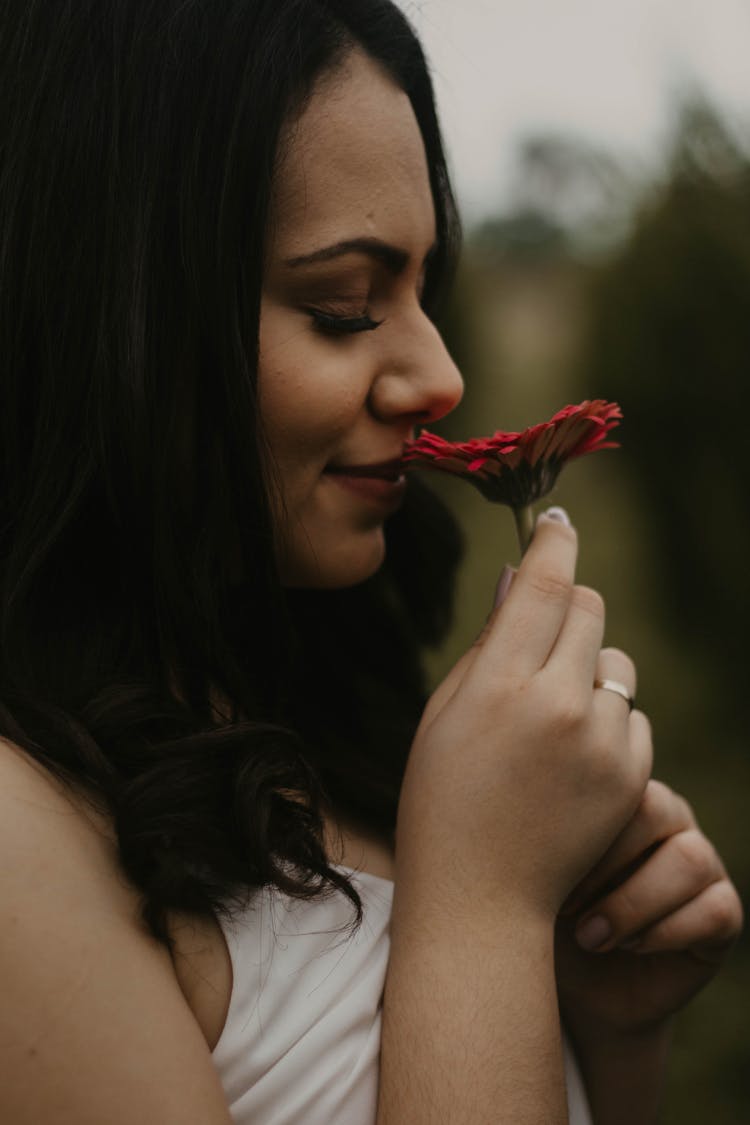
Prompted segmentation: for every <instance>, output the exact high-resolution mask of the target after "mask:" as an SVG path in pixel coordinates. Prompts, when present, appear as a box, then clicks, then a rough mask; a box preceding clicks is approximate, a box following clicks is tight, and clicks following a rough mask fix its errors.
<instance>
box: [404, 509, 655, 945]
mask: <svg viewBox="0 0 750 1125" xmlns="http://www.w3.org/2000/svg"><path fill="white" fill-rule="evenodd" d="M576 553H577V540H576V535H575V532H574V530H573V529H572V528H570V527H566V526H564V525H563V524H561V523H559V522H556V521H554V520H553V519H551V518H544V517H542V518H540V520H539V521H538V524H537V530H536V532H535V535H534V539H533V541H532V544H531V546H530V548H529V550H528V551H527V553H526V555H525V557H524V559H523V561H522V563H521V565H520V567H519V570H518V573H517V575H516V577H515V580H514V582H513V585H512V588H511V590H510V592H509V593H508V595H507V597H506V599H505V601H504V602H503V604H502V606H501V607H500V608H499V609H498V610H496V611H495V612H494V613H493V614H492V616H491V617H490V620H489V622H488V624H487V626H486V628H485V630H484V631H483V634H482V636H481V637H480V638H479V640H478V641H477V643H476V644H475V645H474V646H473V647H472V649H471V650H470V651H469V652H468V653H467V654H466V655H465V656H464V657H463V658H462V659H461V660H460V661H459V662H458V664H457V665H456V666H455V667H454V668H453V670H452V671H451V672H450V673H449V675H448V676H447V677H446V679H445V680H444V681H443V683H442V684H441V685H440V687H439V688H438V689H437V691H436V692H435V693H434V695H433V696H432V698H431V699H430V701H429V703H428V706H427V708H426V710H425V714H424V716H423V719H422V722H421V724H420V727H419V730H418V732H417V735H416V738H415V740H414V744H413V746H412V750H411V753H410V756H409V761H408V764H407V769H406V773H405V777H404V783H403V786H402V791H401V799H400V803H399V816H398V826H397V836H396V865H397V885H400V886H401V887H404V885H405V883H406V882H408V883H409V893H410V894H411V893H414V894H415V895H420V894H421V896H422V898H424V896H425V895H429V896H432V898H433V899H434V898H435V897H437V898H438V899H439V900H440V902H439V903H438V908H440V906H441V905H442V906H444V907H445V906H450V904H451V903H452V902H455V903H457V904H463V908H464V909H465V904H466V902H467V898H468V901H470V902H471V903H472V907H471V909H472V910H481V909H482V908H483V907H484V908H485V909H486V910H487V911H488V913H490V914H492V913H493V912H494V914H495V916H497V912H498V908H499V909H500V910H501V911H506V912H507V909H508V908H512V909H516V908H520V911H521V913H523V911H524V910H526V911H527V912H528V911H531V912H533V913H534V915H535V916H536V917H544V918H546V919H548V920H549V923H550V925H552V924H554V919H555V917H556V915H557V912H558V910H559V908H560V906H561V904H562V902H563V900H564V899H565V898H566V896H567V895H568V894H569V892H570V890H571V889H572V888H573V887H574V886H575V885H576V883H578V882H579V880H580V879H581V878H582V877H583V875H584V874H585V872H586V871H587V870H589V869H590V868H591V867H592V866H593V865H594V863H595V862H596V861H597V859H598V858H599V856H601V855H602V854H603V853H604V852H605V851H606V850H607V848H608V847H609V845H610V844H611V843H612V841H613V840H614V839H615V837H616V836H617V835H618V834H619V833H620V831H621V830H622V828H623V827H624V825H625V824H626V823H627V822H628V821H629V820H630V819H631V818H632V816H633V814H634V812H635V810H636V808H637V807H638V805H639V802H640V801H641V797H642V795H643V792H644V789H645V786H646V783H647V780H648V776H649V773H650V769H651V761H652V751H651V737H650V728H649V724H648V722H647V720H646V718H645V716H644V715H642V714H641V713H640V712H637V711H634V712H632V714H631V713H630V712H629V709H628V707H627V705H626V703H625V702H624V701H623V700H622V699H621V698H620V697H619V696H618V695H616V694H613V693H612V692H609V691H601V690H595V689H594V686H593V685H594V679H595V677H596V676H597V675H599V674H600V673H601V669H600V661H599V653H600V648H601V643H602V637H603V631H604V605H603V602H602V599H601V598H600V596H599V595H598V594H597V593H596V592H595V591H593V590H590V589H587V588H585V587H581V586H576V585H575V584H574V572H575V562H576ZM420 888H421V891H420Z"/></svg>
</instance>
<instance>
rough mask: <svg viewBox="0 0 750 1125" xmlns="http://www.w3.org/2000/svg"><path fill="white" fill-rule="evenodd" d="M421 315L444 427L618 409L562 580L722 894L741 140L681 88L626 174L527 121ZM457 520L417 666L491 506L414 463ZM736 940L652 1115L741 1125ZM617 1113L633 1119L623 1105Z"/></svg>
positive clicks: (745, 862)
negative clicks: (455, 376) (511, 186)
mask: <svg viewBox="0 0 750 1125" xmlns="http://www.w3.org/2000/svg"><path fill="white" fill-rule="evenodd" d="M442 327H443V331H444V335H445V337H446V340H447V342H448V345H449V347H450V348H451V350H452V352H453V354H454V357H455V358H456V360H457V362H458V363H459V366H460V367H461V369H462V371H463V372H464V376H465V380H466V384H467V391H466V395H465V398H464V401H463V403H462V404H461V405H460V406H459V408H458V409H457V410H456V411H455V412H454V413H453V414H452V415H450V416H449V417H448V418H447V419H445V421H444V422H443V423H441V424H439V425H438V426H436V427H435V428H436V429H437V430H439V431H440V432H441V433H443V434H444V435H445V436H447V437H450V438H453V439H457V438H467V437H470V436H479V435H480V434H489V433H491V432H492V431H493V430H495V429H498V428H504V429H520V428H522V427H524V426H527V425H530V424H532V423H534V422H537V421H540V420H542V419H543V418H546V417H549V416H550V415H551V414H552V413H553V412H554V411H555V410H557V409H558V408H559V407H560V406H562V405H563V404H564V403H566V402H576V401H580V400H581V399H583V398H593V397H606V398H612V399H615V400H617V401H618V402H620V403H621V405H622V407H623V413H624V416H625V421H624V423H623V425H622V427H621V429H620V430H619V431H618V433H617V434H616V435H615V436H618V437H619V438H620V440H621V441H622V449H621V450H619V451H613V452H608V453H606V454H604V453H602V454H597V455H596V457H591V458H583V459H581V461H579V462H577V463H575V464H574V465H571V466H569V467H568V468H566V470H565V472H564V473H563V475H562V477H561V479H560V482H559V484H558V487H557V489H556V491H555V494H554V496H553V497H551V498H550V502H554V503H561V504H563V505H564V506H565V507H567V508H568V510H569V511H570V512H571V514H572V517H573V519H574V522H575V523H576V526H577V527H578V530H579V533H580V540H581V557H580V564H579V580H580V581H582V582H585V583H588V584H591V585H594V586H596V587H597V588H599V589H601V590H602V592H603V593H604V594H605V597H606V599H607V608H608V622H607V637H606V638H605V643H606V644H615V645H617V646H618V647H622V648H624V649H625V650H626V651H628V652H630V653H631V654H632V655H633V657H634V658H635V660H636V662H637V664H638V668H639V679H640V684H639V692H638V695H639V702H640V705H641V706H642V707H643V708H644V710H646V711H647V713H648V714H649V716H650V718H651V720H652V723H653V726H654V732H655V743H656V749H657V757H656V763H655V773H656V775H657V776H659V777H661V778H662V779H663V780H665V781H667V782H668V783H669V784H671V785H672V786H673V787H674V788H676V789H677V790H678V791H680V792H682V793H684V795H685V796H687V798H688V799H689V800H690V802H691V804H692V805H693V808H694V809H695V812H696V815H697V817H698V820H699V822H700V824H701V826H702V827H703V829H704V830H705V831H706V832H707V834H708V835H709V836H710V837H711V839H712V840H714V842H715V843H716V845H717V847H718V849H719V851H720V853H721V855H722V856H723V858H724V860H725V862H726V864H727V866H728V868H729V870H730V871H731V873H732V875H733V877H734V879H735V882H736V883H737V885H738V887H739V889H740V894H741V895H742V897H743V900H744V901H745V902H747V900H748V891H750V846H749V845H750V832H749V830H748V817H747V812H746V807H745V806H746V802H747V798H748V794H750V746H749V745H748V742H749V734H750V724H749V723H748V706H747V703H746V698H747V694H748V693H747V688H746V682H747V680H748V678H749V674H750V660H749V659H748V656H747V654H746V651H745V645H746V643H747V639H748V638H749V637H750V596H749V594H748V585H749V582H748V571H749V570H750V567H749V565H748V559H749V558H750V511H749V509H748V499H747V498H748V494H749V493H750V440H748V438H747V437H746V429H747V426H748V417H750V158H749V157H748V154H747V151H746V150H745V148H743V147H742V145H741V144H740V142H739V141H738V140H736V139H735V138H734V137H733V135H732V133H731V132H730V130H729V128H728V126H727V125H726V124H725V123H724V122H723V121H722V120H721V118H720V116H719V115H718V114H717V113H716V112H715V111H714V110H713V109H712V107H711V106H710V105H709V104H708V103H707V102H706V100H705V99H703V98H702V97H700V96H699V95H695V94H694V95H692V96H690V97H689V98H687V99H685V100H684V101H683V103H682V105H681V106H680V107H679V112H678V113H677V115H676V118H675V126H674V129H673V136H672V138H671V142H670V144H669V146H668V148H667V150H666V158H665V161H664V166H663V167H662V168H660V169H655V170H652V172H651V174H650V176H649V177H648V178H643V179H642V180H641V181H640V182H636V180H635V179H634V177H633V176H632V175H631V174H630V173H628V172H626V171H624V170H618V165H617V161H616V160H615V159H614V158H612V157H611V156H609V155H608V154H600V153H599V154H598V153H596V152H594V151H593V150H592V149H591V148H590V146H588V145H586V144H585V143H583V142H580V141H577V140H576V139H575V138H570V137H560V138H554V137H542V138H531V139H529V140H528V141H527V142H526V143H525V144H524V146H523V147H522V149H521V152H520V154H519V166H518V175H517V184H516V192H515V198H514V200H513V201H512V204H511V206H510V208H509V209H507V210H506V211H505V212H504V213H502V214H499V215H497V216H495V217H493V218H491V219H488V220H487V221H485V222H484V223H483V224H482V225H481V226H480V227H478V228H477V229H475V230H474V231H472V232H470V233H469V237H468V238H467V242H466V250H465V253H464V258H463V262H462V266H461V271H460V275H459V280H458V285H457V288H456V293H455V296H454V300H453V304H452V306H451V307H450V308H449V309H448V311H447V315H446V319H445V322H444V324H443V326H442ZM430 479H431V481H432V483H433V484H434V485H435V487H436V488H437V489H438V491H440V492H441V494H442V495H443V496H444V497H445V498H446V500H447V501H448V502H449V503H450V504H451V506H452V507H453V509H454V511H455V512H456V514H457V516H458V518H459V519H460V521H461V523H462V525H463V526H464V529H465V534H466V538H467V555H466V560H465V563H464V565H463V568H462V571H461V575H460V581H459V592H458V605H457V614H456V623H455V627H454V630H453V633H452V635H451V637H450V639H449V642H448V643H447V645H446V646H445V648H444V649H443V650H442V651H441V652H439V653H437V654H436V655H435V657H434V659H433V661H432V665H431V673H432V677H433V680H434V681H435V682H437V680H439V678H440V677H441V676H442V675H443V674H444V673H445V671H447V669H448V668H449V667H450V666H451V665H452V663H453V662H454V661H455V660H456V659H457V657H458V656H459V655H460V654H461V653H462V652H463V651H465V649H466V647H467V646H468V645H469V644H471V642H472V641H473V639H474V638H475V636H476V635H477V633H478V632H479V631H480V629H481V628H482V625H483V623H484V620H485V617H486V615H487V613H488V611H489V608H490V606H491V602H492V594H493V589H494V584H495V582H496V580H497V576H498V574H499V572H500V570H501V568H502V566H503V564H504V563H505V562H506V561H508V560H510V561H517V558H518V548H517V545H516V543H515V535H514V531H513V521H512V518H511V517H510V514H509V513H507V511H506V510H505V509H501V508H495V507H490V506H488V505H487V502H486V501H484V500H483V499H482V497H481V496H480V495H479V493H478V492H476V490H474V489H472V488H470V487H467V486H466V485H465V484H464V483H462V482H460V481H456V480H453V479H450V478H446V477H442V476H439V475H438V474H435V475H433V476H432V477H431V478H430ZM748 986H750V941H748V938H747V935H743V938H742V939H741V941H740V943H739V944H738V946H737V947H736V949H735V950H734V951H733V953H732V955H731V956H730V959H729V961H728V963H727V965H726V966H725V967H724V969H723V971H722V972H721V973H720V974H719V976H718V977H717V978H716V980H715V981H714V982H713V983H712V984H711V985H710V986H709V987H708V988H707V989H705V990H704V991H703V992H702V993H701V994H700V995H699V996H698V997H696V998H695V1000H694V1001H693V1002H692V1003H691V1004H690V1005H689V1006H688V1008H687V1009H686V1010H685V1011H684V1012H683V1013H682V1015H681V1017H680V1019H679V1021H678V1025H677V1032H676V1042H675V1049H674V1054H673V1061H672V1065H671V1070H670V1082H669V1089H668V1092H667V1098H666V1103H665V1111H664V1122H665V1125H677V1123H679V1125H698V1123H701V1125H704V1123H705V1122H709V1121H710V1122H711V1125H740V1123H745V1125H746V1123H747V1122H750V1052H749V1051H748V1047H747V1043H748V1040H750V1028H749V1027H748V1021H747V1019H746V1016H745V1010H746V1006H747V1000H746V997H747V996H748V995H750V990H749V987H748ZM634 1125H635V1123H634Z"/></svg>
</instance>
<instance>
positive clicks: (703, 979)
mask: <svg viewBox="0 0 750 1125" xmlns="http://www.w3.org/2000/svg"><path fill="white" fill-rule="evenodd" d="M604 656H606V658H607V659H609V661H610V663H611V662H612V661H614V662H615V663H616V662H617V660H618V654H614V653H610V654H608V655H607V654H603V657H604ZM599 920H601V921H599ZM741 927H742V905H741V903H740V898H739V895H738V894H737V891H736V890H735V888H734V886H733V885H732V883H731V881H730V879H729V877H728V875H727V872H726V870H725V868H724V864H723V863H722V861H721V859H720V857H719V855H718V854H717V852H716V849H715V848H714V847H713V845H712V844H711V842H710V841H709V840H708V839H706V837H705V836H704V835H703V833H702V832H701V831H700V829H699V828H698V825H697V823H696V820H695V816H694V815H693V811H692V809H691V808H690V806H689V805H688V803H687V801H685V800H684V798H682V797H680V796H679V795H678V794H677V793H674V792H673V791H672V790H671V789H670V788H669V787H668V786H666V785H664V784H662V783H661V782H659V781H654V780H652V781H650V782H649V783H648V785H647V787H646V790H645V792H644V794H643V797H642V799H641V802H640V804H639V805H638V808H637V810H636V812H635V814H634V816H633V817H632V818H631V819H630V820H629V821H628V823H627V824H626V825H625V827H624V828H623V829H622V831H621V832H620V834H619V835H618V837H617V839H616V840H615V841H614V842H613V843H612V845H611V846H610V848H609V849H608V850H607V852H606V853H605V854H604V856H603V857H602V858H601V859H600V860H599V862H598V863H597V864H596V866H595V867H594V868H593V869H592V871H591V872H590V873H589V874H588V875H587V876H586V877H585V878H584V879H583V880H582V881H581V883H580V884H579V886H578V887H577V888H576V890H575V891H574V892H573V894H572V895H571V896H570V898H569V900H568V902H567V903H565V905H564V907H563V910H562V912H561V915H560V918H559V920H558V924H557V931H556V964H557V979H558V992H559V997H560V1003H561V1009H562V1013H563V1019H564V1021H565V1022H566V1024H567V1025H568V1026H569V1027H570V1028H571V1031H572V1032H573V1035H574V1037H575V1038H576V1039H577V1041H578V1042H579V1043H581V1042H582V1041H586V1040H594V1039H596V1038H597V1037H601V1036H604V1037H605V1038H607V1037H609V1038H612V1037H616V1036H617V1035H618V1034H619V1035H633V1034H640V1033H642V1032H648V1031H650V1030H652V1029H654V1028H655V1027H658V1025H659V1023H660V1022H663V1021H665V1020H667V1019H668V1018H669V1017H670V1016H671V1015H672V1014H673V1013H675V1012H676V1011H677V1010H678V1009H680V1008H681V1007H682V1006H683V1005H684V1004H686V1003H687V1001H688V1000H689V999H690V998H691V996H693V995H694V994H695V993H696V992H698V991H699V989H701V988H702V987H703V986H704V985H705V984H706V983H707V982H708V981H709V980H710V979H711V977H712V976H713V975H714V974H715V973H716V972H717V970H718V968H719V967H720V965H721V963H722V961H723V960H724V958H725V957H726V955H727V952H728V951H729V949H730V947H731V946H732V944H733V943H734V942H735V940H736V939H737V936H738V934H739V932H740V929H741ZM578 938H580V939H582V940H583V942H584V946H588V947H591V946H592V945H593V948H594V949H595V950H596V952H589V951H587V950H586V948H582V946H581V944H579V941H578V940H577V939H578ZM587 939H588V940H587ZM597 939H598V940H597Z"/></svg>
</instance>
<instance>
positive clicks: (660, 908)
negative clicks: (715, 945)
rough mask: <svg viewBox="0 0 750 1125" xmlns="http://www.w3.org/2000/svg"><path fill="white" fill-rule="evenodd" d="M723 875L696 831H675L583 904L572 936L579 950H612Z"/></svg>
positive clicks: (716, 858)
mask: <svg viewBox="0 0 750 1125" xmlns="http://www.w3.org/2000/svg"><path fill="white" fill-rule="evenodd" d="M725 874H726V873H725V871H724V866H723V864H722V862H721V860H720V859H719V856H718V854H717V852H716V849H715V848H714V847H713V845H712V844H711V842H710V841H709V840H708V839H706V837H705V836H704V835H703V833H702V832H700V831H699V830H698V829H697V828H689V829H687V830H686V831H684V832H678V833H677V834H676V835H674V836H670V837H669V839H668V840H665V841H664V843H663V844H661V845H660V847H659V848H657V850H656V851H655V852H654V854H653V855H652V856H650V857H649V859H647V860H646V862H645V863H644V864H642V866H641V867H639V868H638V869H637V870H636V871H635V872H634V874H633V875H631V876H630V878H629V879H626V880H625V882H624V883H622V884H621V885H620V886H619V887H617V888H616V889H615V890H614V891H611V892H610V893H609V894H607V895H605V896H604V898H602V899H599V900H598V901H597V902H596V903H594V904H593V905H592V906H591V907H589V909H588V910H587V911H586V913H585V914H584V916H583V917H582V918H581V919H580V920H579V922H578V924H577V925H576V939H577V940H578V942H579V944H580V945H581V946H582V947H583V948H584V949H589V950H593V949H596V951H597V952H604V951H606V950H608V949H612V948H613V947H614V946H615V945H620V944H621V943H622V942H624V941H627V940H628V938H632V937H634V936H635V935H636V934H638V933H640V931H641V930H644V929H645V928H646V927H648V926H653V925H655V924H656V923H657V922H659V921H661V919H662V918H665V917H666V916H667V915H668V914H671V913H673V912H674V911H675V910H679V909H680V908H681V907H682V906H684V905H685V904H686V903H687V902H689V901H690V900H691V899H693V898H695V896H696V895H697V894H699V893H700V892H701V891H703V890H705V888H706V887H708V886H710V884H711V883H714V882H716V881H717V880H718V879H721V878H723V877H724V876H725ZM605 927H606V930H607V932H606V936H605Z"/></svg>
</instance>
